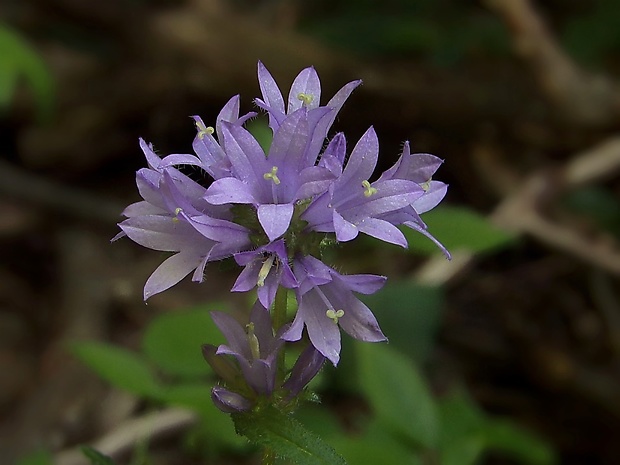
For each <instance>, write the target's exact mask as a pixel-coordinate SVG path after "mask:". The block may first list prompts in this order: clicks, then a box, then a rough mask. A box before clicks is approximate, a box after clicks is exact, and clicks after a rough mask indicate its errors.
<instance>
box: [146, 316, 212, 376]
mask: <svg viewBox="0 0 620 465" xmlns="http://www.w3.org/2000/svg"><path fill="white" fill-rule="evenodd" d="M215 306H216V305H215V304H212V305H209V307H211V308H210V309H213V308H214V307H215ZM221 308H222V306H220V309H221ZM210 309H209V308H205V307H201V308H197V309H192V310H186V311H180V312H174V313H164V314H162V315H159V316H158V317H156V318H155V319H154V320H153V321H152V322H151V323H150V324H149V326H148V327H147V328H146V331H145V333H144V337H143V339H142V350H143V351H144V354H145V355H146V356H147V357H148V359H149V360H150V361H151V362H153V363H154V364H156V365H157V366H158V367H159V368H160V369H161V370H162V371H163V372H164V373H166V374H168V375H172V376H177V377H180V378H185V379H187V378H198V377H204V376H205V375H207V374H209V373H210V372H211V368H210V367H209V365H208V364H207V362H205V360H204V358H203V357H202V351H201V347H202V345H203V344H205V343H209V344H213V345H218V344H219V343H221V342H224V340H223V336H222V335H221V333H220V331H219V330H218V329H217V327H216V326H215V324H214V323H213V320H212V319H211V316H210V315H209V311H210Z"/></svg>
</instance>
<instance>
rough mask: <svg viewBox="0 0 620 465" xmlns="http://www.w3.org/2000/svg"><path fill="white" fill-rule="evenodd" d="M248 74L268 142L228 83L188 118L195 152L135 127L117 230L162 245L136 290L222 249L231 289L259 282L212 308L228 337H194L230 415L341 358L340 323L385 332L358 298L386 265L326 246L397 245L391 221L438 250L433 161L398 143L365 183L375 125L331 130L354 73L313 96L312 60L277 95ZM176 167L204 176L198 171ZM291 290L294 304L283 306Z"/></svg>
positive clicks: (377, 334)
mask: <svg viewBox="0 0 620 465" xmlns="http://www.w3.org/2000/svg"><path fill="white" fill-rule="evenodd" d="M258 81H259V86H260V90H261V93H262V97H261V98H257V99H255V101H254V103H255V104H256V106H257V107H258V108H259V109H260V110H262V111H264V112H266V113H267V115H268V118H269V127H270V128H271V130H272V132H273V139H272V142H271V146H270V147H269V150H268V151H267V152H265V151H264V150H263V148H261V145H260V144H259V142H258V141H257V140H256V138H255V137H254V136H253V135H252V134H251V133H250V132H249V131H248V130H247V129H246V128H245V127H244V123H245V122H246V121H247V120H248V119H249V118H251V117H253V116H255V115H256V113H247V114H244V115H240V99H239V96H235V97H233V98H231V99H230V100H229V101H228V103H227V104H226V105H225V106H224V108H222V110H221V111H220V113H219V115H218V117H217V119H216V120H215V121H214V122H213V126H208V125H207V124H205V122H203V120H202V119H201V118H200V117H198V116H194V117H193V118H194V121H195V124H196V128H197V133H196V137H195V139H194V141H193V149H194V152H195V153H194V154H172V155H168V156H165V157H160V156H158V155H157V154H156V153H155V151H154V149H153V147H152V146H151V145H150V144H147V143H146V142H144V141H143V140H141V141H140V146H141V148H142V151H143V152H144V154H145V156H146V161H147V165H148V166H147V167H146V168H142V169H141V170H139V171H138V172H137V175H136V183H137V187H138V191H139V192H140V195H141V196H142V199H143V200H142V201H140V202H137V203H134V204H132V205H130V206H128V207H127V208H126V209H125V211H124V216H126V218H127V219H125V220H124V221H122V222H121V223H120V224H119V226H120V228H121V230H122V231H121V232H120V233H119V235H118V236H117V238H118V237H122V236H127V237H129V238H130V239H131V240H133V241H135V242H137V243H138V244H140V245H142V246H144V247H148V248H151V249H154V250H159V251H165V252H171V253H172V255H171V256H170V257H169V258H167V259H166V260H165V261H164V262H163V263H162V264H161V265H160V266H159V267H158V268H157V269H156V270H155V271H154V272H153V274H152V275H151V276H150V277H149V279H148V280H147V282H146V285H145V287H144V298H145V300H146V299H148V298H149V297H151V296H152V295H154V294H157V293H159V292H162V291H164V290H166V289H168V288H170V287H171V286H173V285H175V284H176V283H178V282H179V281H180V280H182V279H183V278H185V277H186V276H188V275H189V274H191V275H192V280H193V281H196V282H201V281H203V279H204V275H205V267H206V265H207V264H208V262H211V261H216V260H221V259H224V258H228V257H233V258H234V260H235V261H236V263H237V264H238V265H239V266H240V267H241V271H240V274H239V276H238V278H237V280H236V282H235V283H234V285H233V287H232V291H235V292H246V291H250V290H253V289H256V294H257V301H256V303H255V304H254V307H253V309H252V311H251V314H250V315H249V319H248V321H247V322H244V323H243V324H242V323H240V322H238V321H237V320H236V319H234V318H233V317H231V316H230V315H227V314H225V313H220V312H214V313H213V314H212V317H213V320H214V322H215V324H216V325H217V327H218V328H219V329H220V330H221V332H222V333H223V335H224V336H225V338H226V340H227V344H224V345H220V346H219V347H215V346H213V345H209V344H206V345H205V346H204V347H203V354H204V356H205V359H206V360H207V362H208V363H209V364H210V365H211V366H212V368H213V369H214V371H215V372H216V373H217V374H218V375H219V376H220V378H221V381H220V383H219V384H218V385H217V386H215V387H214V388H213V390H212V395H211V397H212V399H213V402H214V403H215V404H216V406H217V407H218V408H220V409H221V410H222V411H224V412H227V413H232V414H233V416H237V417H238V418H243V415H256V413H257V412H260V411H261V409H271V410H272V411H277V412H286V413H288V412H291V411H292V410H293V409H294V407H295V406H296V404H297V403H298V400H299V398H300V396H302V394H303V393H304V389H305V387H306V385H307V384H308V383H309V382H310V381H311V379H312V378H313V377H314V376H315V375H316V374H317V373H318V372H319V371H320V369H321V367H322V365H323V363H324V362H325V360H329V361H330V362H331V363H332V364H333V365H337V364H338V362H339V359H340V351H341V339H340V338H341V337H340V330H341V329H342V330H344V332H346V333H347V334H349V335H350V336H351V337H353V338H355V339H359V340H361V341H366V342H380V341H385V340H386V336H385V335H384V334H383V332H382V331H381V329H380V327H379V324H378V322H377V320H376V318H375V317H374V315H373V313H372V312H371V310H370V309H369V308H368V307H367V306H366V305H365V304H364V303H362V301H360V300H359V299H358V297H357V294H360V293H361V294H372V293H375V292H377V291H378V290H379V289H380V288H381V287H382V286H383V284H384V283H385V280H386V278H385V277H383V276H375V275H368V274H358V275H343V274H340V273H339V272H337V271H336V270H335V269H334V268H332V267H331V266H329V265H327V264H325V263H324V262H323V260H322V257H323V252H324V250H325V249H326V248H328V247H330V246H333V245H334V244H337V243H341V242H348V241H351V240H354V239H355V238H356V237H357V236H358V235H359V234H360V233H363V234H366V235H369V236H372V237H375V238H377V239H380V240H382V241H385V242H389V243H392V244H396V245H399V246H401V247H407V245H408V244H407V240H406V239H405V236H404V234H403V233H402V232H401V229H399V226H400V227H408V228H411V229H413V230H415V231H418V232H420V233H421V234H423V235H425V236H427V237H429V238H430V239H431V240H433V241H434V242H435V243H437V245H438V246H439V247H440V248H441V249H442V250H443V252H444V253H445V254H446V256H448V257H449V253H448V252H447V250H445V248H444V247H443V246H442V245H441V244H440V243H439V242H438V241H437V240H435V238H433V236H432V235H431V234H430V233H429V232H428V231H427V228H426V225H425V224H424V222H423V221H422V219H421V217H420V214H422V213H424V212H426V211H428V210H430V209H432V208H434V207H435V206H436V205H437V204H439V203H440V202H441V200H442V199H443V197H444V196H445V194H446V190H447V185H446V184H444V183H442V182H440V181H436V180H433V179H432V177H433V175H434V173H435V171H436V170H437V169H438V168H439V166H440V165H441V163H442V160H441V159H439V158H437V157H436V156H434V155H430V154H425V153H413V154H412V153H411V152H410V147H409V143H405V144H404V147H403V151H402V154H401V156H400V158H399V159H398V161H397V162H396V164H395V165H394V166H393V167H391V168H390V169H388V170H387V171H385V172H384V173H382V174H381V175H380V176H379V177H378V178H377V179H376V180H375V181H372V182H371V181H370V179H371V178H372V176H373V173H374V170H375V167H376V164H377V160H378V156H379V142H378V138H377V134H376V132H375V130H374V129H373V128H372V127H370V128H369V129H368V130H367V131H366V132H365V133H364V135H362V137H361V138H360V140H359V141H357V142H356V143H355V144H354V146H353V148H352V149H349V147H348V146H347V140H346V138H345V136H344V134H342V133H336V134H331V133H330V130H331V128H332V125H333V123H334V121H335V119H336V116H337V114H338V112H339V111H340V109H341V108H342V106H343V105H344V103H345V102H346V100H347V99H348V98H349V96H350V94H351V93H352V91H353V90H354V89H355V88H356V87H358V86H359V85H360V84H361V81H353V82H350V83H348V84H346V85H345V86H344V87H342V89H340V90H339V91H338V92H337V93H336V94H335V95H334V96H333V97H332V98H331V99H330V100H329V101H328V102H327V103H326V104H324V105H321V84H320V80H319V77H318V74H317V73H316V71H315V70H314V68H312V67H309V68H306V69H304V70H303V71H301V72H300V73H299V75H298V76H297V77H296V78H295V80H294V82H293V84H292V86H291V89H290V91H289V94H288V97H287V98H286V99H285V97H284V96H283V95H282V92H281V91H280V89H279V87H278V85H277V84H276V82H275V80H274V78H273V77H272V76H271V74H270V73H269V71H268V70H267V68H265V66H264V65H263V64H262V63H260V62H259V63H258ZM184 166H194V167H198V168H200V170H199V172H201V173H205V174H207V175H208V176H209V177H210V179H209V180H206V181H205V182H202V183H198V182H196V181H195V180H193V179H191V178H190V177H189V176H187V175H186V174H184V172H183V171H182V169H181V167H184ZM207 185H208V187H204V186H207ZM289 293H291V294H292V295H294V297H295V299H296V303H297V305H296V313H295V315H294V317H292V318H290V317H288V316H287V301H288V300H289V299H288V294H289ZM304 330H305V331H304ZM305 335H307V337H305ZM296 341H302V342H300V343H299V344H303V345H304V347H303V350H302V351H301V355H300V356H299V358H298V359H297V361H296V362H295V363H294V364H293V366H292V367H287V366H286V365H285V363H284V350H285V346H286V344H287V342H289V343H290V342H296ZM253 418H258V420H257V421H259V422H260V418H259V417H256V416H255V417H253ZM241 423H243V421H241ZM238 429H241V430H243V428H238ZM278 453H279V452H278V451H275V454H276V455H278ZM282 454H283V455H286V453H285V452H282ZM269 456H271V455H270V454H265V457H269ZM265 462H266V463H267V462H268V460H267V459H265Z"/></svg>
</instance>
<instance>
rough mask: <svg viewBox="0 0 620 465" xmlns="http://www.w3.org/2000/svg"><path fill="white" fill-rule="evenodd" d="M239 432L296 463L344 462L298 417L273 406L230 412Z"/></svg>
mask: <svg viewBox="0 0 620 465" xmlns="http://www.w3.org/2000/svg"><path fill="white" fill-rule="evenodd" d="M233 420H234V422H235V427H236V429H237V432H238V433H239V434H242V435H244V436H246V437H247V438H248V439H249V440H250V442H252V443H254V444H257V445H260V446H262V447H264V448H266V449H270V450H272V451H273V452H274V453H275V455H276V456H278V457H283V458H286V459H288V460H290V461H291V462H292V463H295V464H296V465H338V464H340V465H344V464H345V463H346V462H345V461H344V459H343V458H342V457H341V456H340V455H338V454H337V453H336V451H334V449H332V447H331V446H330V445H328V444H327V443H326V442H324V441H323V440H322V439H321V438H320V437H319V436H317V435H315V434H314V433H312V432H310V431H309V430H307V429H306V428H304V426H303V425H302V424H301V423H299V422H298V421H297V420H295V419H294V418H292V417H291V416H289V415H285V414H283V413H281V412H279V411H277V410H276V409H274V408H273V407H265V408H263V409H258V410H256V411H253V412H252V413H247V414H235V415H233Z"/></svg>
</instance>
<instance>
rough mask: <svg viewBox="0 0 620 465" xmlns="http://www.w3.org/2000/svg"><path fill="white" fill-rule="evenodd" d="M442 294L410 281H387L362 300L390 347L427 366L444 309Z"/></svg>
mask: <svg viewBox="0 0 620 465" xmlns="http://www.w3.org/2000/svg"><path fill="white" fill-rule="evenodd" d="M443 297H444V295H443V290H442V289H441V288H438V287H430V286H422V285H419V284H416V283H413V282H410V281H401V282H398V281H396V282H394V281H388V283H387V284H386V286H385V287H384V288H383V289H381V292H378V293H376V294H373V295H369V296H362V300H363V301H364V302H365V303H366V305H368V307H369V308H370V309H371V310H372V311H373V313H374V314H375V315H376V317H377V319H378V320H379V322H380V323H381V329H382V330H383V332H384V333H385V334H387V335H388V337H389V339H390V346H391V347H394V348H397V349H398V350H400V351H401V352H403V353H404V354H406V355H408V356H410V357H412V358H413V359H414V360H415V361H416V362H417V363H424V362H425V361H426V360H427V359H428V357H429V355H430V353H431V351H432V349H433V344H434V341H435V335H436V333H437V329H438V328H439V322H440V319H441V315H442V308H443Z"/></svg>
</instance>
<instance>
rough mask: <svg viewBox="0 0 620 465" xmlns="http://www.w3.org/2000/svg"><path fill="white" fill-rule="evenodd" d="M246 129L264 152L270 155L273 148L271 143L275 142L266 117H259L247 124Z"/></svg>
mask: <svg viewBox="0 0 620 465" xmlns="http://www.w3.org/2000/svg"><path fill="white" fill-rule="evenodd" d="M246 127H247V129H248V131H250V133H251V134H252V135H253V136H254V138H255V139H256V140H257V141H258V143H259V144H260V146H261V148H262V149H263V151H264V152H265V153H266V154H268V153H269V149H270V148H271V141H272V140H273V134H272V131H271V129H270V128H269V124H268V123H267V120H266V118H265V117H258V118H255V119H252V120H250V121H248V122H247V124H246Z"/></svg>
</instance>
